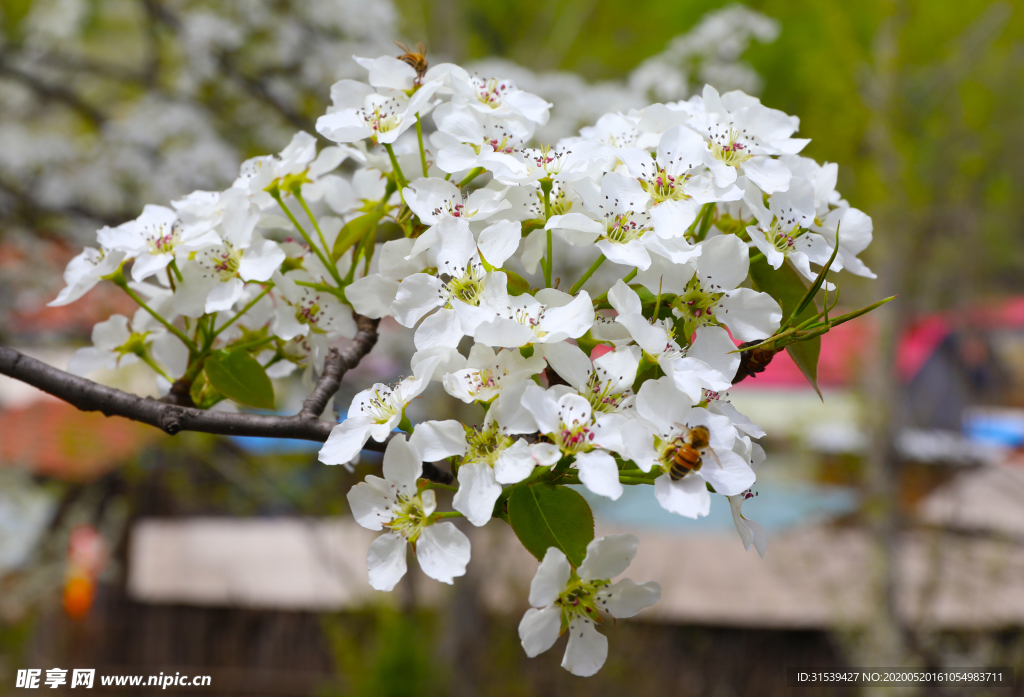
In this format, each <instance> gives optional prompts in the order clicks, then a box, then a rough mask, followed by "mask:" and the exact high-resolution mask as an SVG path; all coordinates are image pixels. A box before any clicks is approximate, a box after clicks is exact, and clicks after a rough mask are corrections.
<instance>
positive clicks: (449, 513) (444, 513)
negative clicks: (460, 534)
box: [431, 487, 465, 518]
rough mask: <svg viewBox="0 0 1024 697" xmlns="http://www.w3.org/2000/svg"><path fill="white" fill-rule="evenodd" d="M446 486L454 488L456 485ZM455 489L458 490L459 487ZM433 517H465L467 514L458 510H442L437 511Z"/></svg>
mask: <svg viewBox="0 0 1024 697" xmlns="http://www.w3.org/2000/svg"><path fill="white" fill-rule="evenodd" d="M445 488H447V489H454V487H445ZM454 490H455V491H458V489H454ZM431 517H432V518H464V517H465V516H463V515H462V514H461V513H459V512H458V511H442V512H440V513H435V514H434V515H433V516H431Z"/></svg>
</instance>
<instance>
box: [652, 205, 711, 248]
mask: <svg viewBox="0 0 1024 697" xmlns="http://www.w3.org/2000/svg"><path fill="white" fill-rule="evenodd" d="M699 211H700V208H699V207H698V206H697V204H695V203H693V202H692V201H664V202H662V203H659V204H658V205H656V206H655V207H654V208H652V209H651V220H652V221H653V222H654V232H655V233H656V234H657V235H658V237H661V238H665V239H674V238H681V237H683V236H684V235H685V234H686V231H687V230H688V229H689V227H690V225H691V224H693V221H694V220H696V219H697V213H698V212H699Z"/></svg>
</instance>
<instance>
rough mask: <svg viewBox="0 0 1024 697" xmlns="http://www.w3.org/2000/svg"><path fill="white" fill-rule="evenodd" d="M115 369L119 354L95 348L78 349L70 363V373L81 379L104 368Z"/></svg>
mask: <svg viewBox="0 0 1024 697" xmlns="http://www.w3.org/2000/svg"><path fill="white" fill-rule="evenodd" d="M133 357H134V356H133ZM115 367H117V354H115V353H112V352H110V351H103V350H100V349H97V348H96V347H95V346H86V347H84V348H80V349H78V350H77V351H75V353H74V354H73V355H72V356H71V360H70V361H68V372H69V373H71V374H72V375H78V376H81V377H86V376H88V375H90V374H91V373H94V372H96V371H97V370H100V369H102V368H115Z"/></svg>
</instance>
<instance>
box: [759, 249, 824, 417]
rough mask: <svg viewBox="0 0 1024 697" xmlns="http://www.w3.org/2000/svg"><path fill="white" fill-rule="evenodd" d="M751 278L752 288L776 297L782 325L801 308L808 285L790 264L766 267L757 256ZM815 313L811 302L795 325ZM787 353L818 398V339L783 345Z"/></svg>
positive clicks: (766, 264) (817, 337) (819, 392)
mask: <svg viewBox="0 0 1024 697" xmlns="http://www.w3.org/2000/svg"><path fill="white" fill-rule="evenodd" d="M750 279H751V281H753V285H754V289H755V290H760V291H762V292H765V293H767V294H768V295H770V296H772V297H773V298H775V301H776V302H778V303H779V305H781V306H782V323H783V324H785V323H786V321H787V320H788V319H789V316H790V315H791V314H792V313H793V311H794V310H796V309H797V308H798V307H799V306H800V301H801V300H802V299H803V297H804V294H805V293H806V292H807V286H806V285H805V284H804V282H803V280H801V278H800V275H799V274H798V273H797V272H796V271H794V270H793V267H792V266H790V265H789V262H786V263H784V264H783V265H782V266H780V267H779V268H778V270H775V269H773V268H772V267H771V266H769V265H768V260H767V259H765V258H764V256H761V255H758V256H757V257H756V258H754V259H751V260H750ZM816 314H818V310H817V307H816V305H815V303H814V302H813V301H811V302H810V303H808V304H807V305H806V307H804V308H803V310H802V311H801V312H800V314H799V315H797V317H796V319H795V320H794V324H800V323H801V322H803V321H804V320H808V319H811V318H812V317H814V316H815V315H816ZM786 352H787V353H788V354H789V355H790V357H791V358H792V359H793V362H794V363H796V367H797V368H799V369H800V372H802V373H803V374H804V377H806V378H807V382H809V383H811V387H813V388H814V391H815V392H817V393H818V397H821V390H820V389H818V356H819V355H820V354H821V337H820V336H816V337H814V338H813V339H808V340H807V341H798V342H796V343H792V344H789V345H788V346H786Z"/></svg>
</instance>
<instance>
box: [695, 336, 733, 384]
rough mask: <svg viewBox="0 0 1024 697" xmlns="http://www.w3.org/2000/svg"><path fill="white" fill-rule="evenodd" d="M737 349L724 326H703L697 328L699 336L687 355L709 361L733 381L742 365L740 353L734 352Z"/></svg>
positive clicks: (725, 377)
mask: <svg viewBox="0 0 1024 697" xmlns="http://www.w3.org/2000/svg"><path fill="white" fill-rule="evenodd" d="M735 349H736V345H735V344H734V343H733V342H732V339H730V338H729V332H727V331H725V329H724V328H722V327H701V328H700V329H699V330H697V338H696V339H695V340H694V342H693V345H692V346H691V347H690V350H689V351H687V352H686V355H687V357H688V358H695V359H697V360H699V361H703V362H704V363H707V364H708V366H710V367H711V368H712V369H713V370H716V371H718V372H719V373H721V375H722V377H723V378H724V379H725V380H728V381H729V382H730V383H731V381H732V379H733V377H734V376H735V375H736V370H737V368H739V367H740V354H738V353H732V351H734V350H735ZM725 389H728V387H726V388H725Z"/></svg>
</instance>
